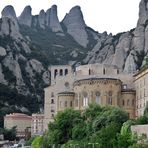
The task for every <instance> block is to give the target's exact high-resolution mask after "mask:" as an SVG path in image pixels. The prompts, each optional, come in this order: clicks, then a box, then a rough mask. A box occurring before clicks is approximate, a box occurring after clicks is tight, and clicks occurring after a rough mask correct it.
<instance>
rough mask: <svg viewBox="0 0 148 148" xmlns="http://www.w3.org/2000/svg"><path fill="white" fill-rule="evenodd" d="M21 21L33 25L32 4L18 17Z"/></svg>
mask: <svg viewBox="0 0 148 148" xmlns="http://www.w3.org/2000/svg"><path fill="white" fill-rule="evenodd" d="M18 20H19V23H20V24H23V25H27V26H29V27H31V23H32V8H31V6H29V5H28V6H26V7H25V8H24V10H23V12H22V13H21V15H20V16H19V18H18Z"/></svg>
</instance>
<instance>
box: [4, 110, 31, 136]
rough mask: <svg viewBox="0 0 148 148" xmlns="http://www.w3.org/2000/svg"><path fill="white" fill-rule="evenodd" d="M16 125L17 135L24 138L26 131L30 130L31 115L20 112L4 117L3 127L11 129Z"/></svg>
mask: <svg viewBox="0 0 148 148" xmlns="http://www.w3.org/2000/svg"><path fill="white" fill-rule="evenodd" d="M14 126H16V129H17V135H16V136H17V137H19V138H24V137H25V136H26V134H28V133H26V132H30V129H31V116H28V115H26V114H22V113H13V114H9V115H6V116H5V117H4V127H5V128H7V129H11V128H12V127H14Z"/></svg>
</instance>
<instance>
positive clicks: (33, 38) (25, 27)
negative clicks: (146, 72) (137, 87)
mask: <svg viewBox="0 0 148 148" xmlns="http://www.w3.org/2000/svg"><path fill="white" fill-rule="evenodd" d="M147 3H148V2H147V1H146V0H141V2H140V5H139V8H140V10H139V19H138V22H137V27H136V28H134V29H131V30H130V31H127V32H123V33H118V34H116V35H114V36H113V35H112V34H107V32H104V33H99V32H97V31H95V30H93V29H92V28H91V27H89V26H87V24H86V23H85V20H84V18H83V13H82V11H81V8H80V7H79V6H76V7H73V8H72V9H71V10H70V11H69V13H67V14H66V16H65V17H64V19H63V20H62V21H61V22H60V21H59V19H58V16H57V6H55V5H53V6H52V7H51V8H49V9H48V10H47V11H46V12H45V11H44V10H41V11H40V12H39V14H38V15H32V12H31V11H32V10H31V9H32V8H31V7H30V6H26V7H25V8H24V10H23V12H22V14H21V15H20V16H19V17H16V14H15V10H14V8H13V7H12V6H6V7H5V8H4V9H3V11H2V18H1V19H0V61H1V62H0V84H1V85H2V88H5V87H7V89H11V90H14V89H15V90H16V91H17V92H18V96H19V95H20V94H21V95H23V96H24V97H26V100H27V98H28V102H31V103H32V104H33V102H34V101H35V102H36V104H40V105H36V106H37V107H36V108H35V109H34V111H33V110H32V106H31V107H30V106H29V105H27V104H24V106H23V105H20V106H19V109H20V111H21V108H24V107H25V109H26V110H28V111H31V112H36V111H37V110H38V111H39V110H42V108H43V88H44V87H46V86H48V85H50V71H49V70H48V67H49V66H50V65H55V64H70V65H72V66H74V67H75V66H77V65H79V64H89V63H102V64H111V65H115V66H117V67H118V68H120V69H121V70H122V71H123V73H129V74H133V73H134V72H136V71H137V70H138V69H140V67H141V66H142V65H143V64H144V57H145V56H147V54H148V26H147V25H148V21H147V20H148V16H147V12H148V9H147ZM3 85H4V86H5V87H3ZM2 88H1V89H0V91H2V90H3V91H4V92H5V89H2ZM4 94H5V93H2V95H0V98H3V99H2V100H3V101H2V102H1V103H0V106H1V107H6V105H5V104H6V102H7V104H9V105H10V104H11V99H14V100H15V98H11V99H10V100H9V101H8V100H7V99H6V97H5V95H4ZM5 100H7V101H5ZM13 103H14V102H13ZM16 104H17V108H18V103H16ZM16 104H11V105H13V107H14V108H15V109H16V107H15V106H16Z"/></svg>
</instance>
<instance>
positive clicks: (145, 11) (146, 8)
mask: <svg viewBox="0 0 148 148" xmlns="http://www.w3.org/2000/svg"><path fill="white" fill-rule="evenodd" d="M147 19H148V1H147V0H141V2H140V4H139V20H138V23H137V26H140V25H143V24H145V22H146V20H147Z"/></svg>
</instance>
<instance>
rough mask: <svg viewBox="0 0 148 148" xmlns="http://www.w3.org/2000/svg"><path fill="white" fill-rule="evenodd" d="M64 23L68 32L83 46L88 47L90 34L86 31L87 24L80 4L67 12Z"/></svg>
mask: <svg viewBox="0 0 148 148" xmlns="http://www.w3.org/2000/svg"><path fill="white" fill-rule="evenodd" d="M62 23H63V24H64V25H65V26H66V28H67V32H68V33H69V34H70V35H71V36H72V37H73V38H74V39H75V40H76V41H77V42H78V43H79V44H80V45H82V46H83V47H87V44H88V35H87V33H86V30H85V28H86V24H85V21H84V19H83V14H82V11H81V8H80V6H75V7H73V8H72V9H71V10H70V11H69V13H67V14H66V16H65V17H64V19H63V21H62Z"/></svg>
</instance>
